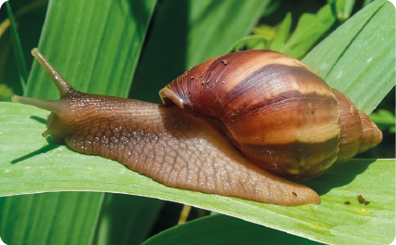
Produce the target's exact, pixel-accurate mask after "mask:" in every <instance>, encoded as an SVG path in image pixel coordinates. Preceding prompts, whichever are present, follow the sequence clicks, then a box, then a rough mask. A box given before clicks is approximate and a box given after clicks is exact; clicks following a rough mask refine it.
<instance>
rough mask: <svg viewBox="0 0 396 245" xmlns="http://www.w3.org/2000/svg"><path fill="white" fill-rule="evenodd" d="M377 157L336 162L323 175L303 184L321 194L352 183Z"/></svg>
mask: <svg viewBox="0 0 396 245" xmlns="http://www.w3.org/2000/svg"><path fill="white" fill-rule="evenodd" d="M375 160H376V159H352V160H350V161H348V162H345V163H340V164H336V165H334V166H333V167H331V168H330V169H329V170H328V171H327V172H326V173H324V174H323V175H321V176H319V177H316V178H314V179H310V180H306V181H303V182H301V184H304V185H307V186H308V187H310V188H312V189H313V190H315V191H316V192H317V193H318V194H319V195H320V196H322V195H324V194H326V193H328V192H329V191H330V190H331V189H333V188H336V187H341V186H345V185H348V184H349V183H351V182H352V181H353V180H354V179H355V178H356V177H357V176H358V175H360V174H362V173H363V172H364V171H366V169H367V168H368V166H369V165H370V164H372V163H374V162H375Z"/></svg>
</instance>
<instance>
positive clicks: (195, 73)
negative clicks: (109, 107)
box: [160, 50, 358, 179]
mask: <svg viewBox="0 0 396 245" xmlns="http://www.w3.org/2000/svg"><path fill="white" fill-rule="evenodd" d="M341 94H342V93H341ZM160 96H161V97H162V98H163V100H164V102H165V104H169V103H175V104H177V105H178V106H179V107H180V108H182V109H184V110H186V111H188V112H190V113H192V114H194V115H197V116H205V117H211V118H215V119H216V120H218V121H220V123H221V125H222V127H223V128H224V129H225V131H226V133H227V134H228V135H229V137H230V139H231V141H232V142H233V143H234V145H235V146H236V147H237V148H239V149H240V150H241V151H242V152H243V153H244V155H245V156H246V158H248V159H249V160H251V161H252V162H254V163H255V164H256V165H258V166H259V167H261V168H263V169H265V170H267V171H269V172H272V173H274V174H276V175H280V176H285V177H289V178H294V179H302V178H309V177H314V176H316V175H319V174H321V173H323V172H324V171H325V170H326V169H328V168H329V167H330V166H331V165H332V164H333V163H334V162H335V161H336V160H337V157H338V152H339V144H340V136H341V125H340V109H339V104H338V98H337V96H336V95H335V94H334V93H333V89H332V88H331V87H330V86H329V85H327V84H326V82H325V81H324V80H323V79H322V78H320V77H319V76H318V75H317V73H316V72H314V71H313V70H312V69H311V68H309V67H308V66H306V65H304V64H303V63H301V62H300V61H298V60H296V59H294V58H292V57H289V56H287V55H285V54H282V53H278V52H273V51H267V50H249V51H243V52H236V53H232V54H227V55H223V56H220V57H217V58H213V59H211V60H208V61H207V62H204V63H202V64H200V65H198V66H196V67H194V68H192V69H190V70H188V71H186V72H185V73H184V74H183V75H181V76H180V77H178V78H176V79H175V80H174V81H173V82H172V83H170V84H169V85H167V86H166V87H165V88H164V89H163V90H161V91H160ZM356 112H357V111H356ZM341 113H342V111H341ZM357 114H358V113H357ZM355 154H356V153H355ZM346 157H349V156H346ZM349 158H350V157H349Z"/></svg>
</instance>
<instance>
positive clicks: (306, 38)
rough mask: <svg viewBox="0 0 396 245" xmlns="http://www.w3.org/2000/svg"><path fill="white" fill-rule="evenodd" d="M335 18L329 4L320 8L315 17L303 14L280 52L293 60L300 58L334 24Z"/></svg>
mask: <svg viewBox="0 0 396 245" xmlns="http://www.w3.org/2000/svg"><path fill="white" fill-rule="evenodd" d="M334 22H335V17H334V16H333V13H332V11H331V6H330V5H329V4H327V5H325V6H324V7H322V8H321V9H320V10H319V11H318V13H317V14H316V15H314V14H303V15H302V16H301V17H300V19H299V21H298V23H297V27H296V30H295V31H294V32H293V34H292V35H291V37H290V39H289V40H288V41H287V42H286V44H285V45H284V46H283V47H282V48H281V49H280V52H282V53H285V54H288V55H290V56H292V57H294V58H297V59H300V58H302V57H303V56H304V55H305V54H306V53H307V52H308V51H309V50H310V49H311V48H312V47H313V46H314V45H315V44H316V42H317V41H318V40H319V38H321V37H322V36H323V35H324V34H325V33H326V32H327V31H328V30H329V29H330V27H331V26H332V25H333V24H334Z"/></svg>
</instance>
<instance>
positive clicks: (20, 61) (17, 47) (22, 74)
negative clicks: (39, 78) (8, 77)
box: [5, 1, 28, 94]
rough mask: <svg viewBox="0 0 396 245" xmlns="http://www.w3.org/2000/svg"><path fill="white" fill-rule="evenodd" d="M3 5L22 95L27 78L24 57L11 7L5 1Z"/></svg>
mask: <svg viewBox="0 0 396 245" xmlns="http://www.w3.org/2000/svg"><path fill="white" fill-rule="evenodd" d="M5 5H6V6H7V12H8V18H9V19H10V26H11V30H12V31H11V37H12V43H13V46H14V53H15V60H16V63H17V67H18V73H19V80H20V82H21V86H22V90H23V91H24V94H25V92H26V81H27V77H28V73H27V68H26V62H25V57H24V56H23V53H22V46H21V40H20V39H19V35H18V31H17V27H16V24H15V20H14V15H13V14H12V10H11V6H10V2H9V1H7V2H6V3H5Z"/></svg>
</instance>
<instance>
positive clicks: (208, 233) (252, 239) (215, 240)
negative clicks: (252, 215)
mask: <svg viewBox="0 0 396 245" xmlns="http://www.w3.org/2000/svg"><path fill="white" fill-rule="evenodd" d="M202 234H205V235H202ZM208 237H210V239H208ZM167 244H170V245H171V244H189V245H195V244H196V245H200V244H205V245H210V244H213V245H221V244H227V245H232V244H235V245H240V244H294V245H298V244H301V245H314V244H318V243H316V242H313V241H309V240H307V239H304V238H301V237H297V236H293V235H290V234H287V233H284V232H281V231H277V230H273V229H270V228H266V227H263V226H260V225H256V224H252V223H248V222H245V221H243V220H240V219H236V218H233V217H229V216H225V215H220V214H215V215H211V216H207V217H204V218H200V219H197V220H193V221H191V222H188V223H187V224H185V225H180V226H176V227H173V228H171V229H168V230H166V231H164V232H162V233H160V234H158V235H155V236H153V237H151V238H150V239H148V240H147V241H146V242H145V243H143V244H142V245H167Z"/></svg>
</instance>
